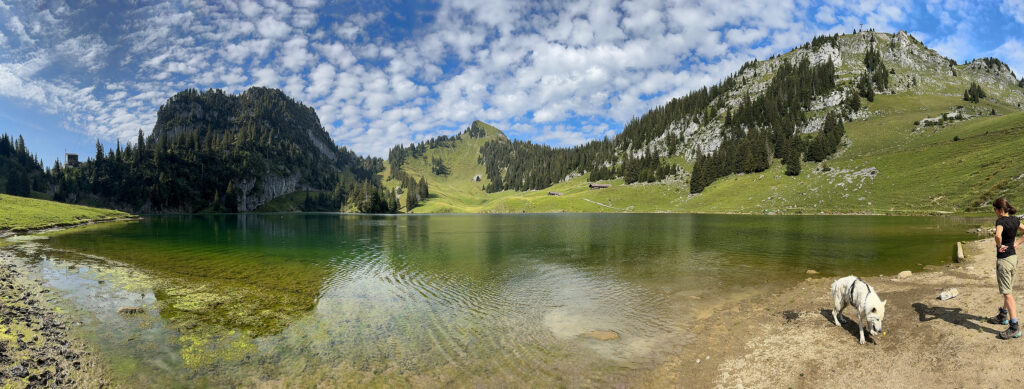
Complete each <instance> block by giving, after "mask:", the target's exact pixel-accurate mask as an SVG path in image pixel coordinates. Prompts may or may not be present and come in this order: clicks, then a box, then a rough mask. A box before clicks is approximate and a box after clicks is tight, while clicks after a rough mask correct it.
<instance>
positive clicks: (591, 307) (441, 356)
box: [14, 213, 977, 387]
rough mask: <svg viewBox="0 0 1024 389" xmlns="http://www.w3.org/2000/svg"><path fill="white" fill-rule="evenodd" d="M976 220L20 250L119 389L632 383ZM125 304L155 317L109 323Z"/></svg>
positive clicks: (490, 219) (256, 233)
mask: <svg viewBox="0 0 1024 389" xmlns="http://www.w3.org/2000/svg"><path fill="white" fill-rule="evenodd" d="M974 226H977V219H967V218H959V217H896V216H892V217H890V216H741V215H688V214H683V215H679V214H524V215H404V216H385V215H379V216H369V215H349V214H336V213H335V214H326V213H325V214H245V215H204V216H153V217H146V218H143V219H142V220H140V221H134V222H120V223H110V224H100V225H94V226H89V227H84V228H77V229H72V230H67V231H61V232H57V233H52V234H49V235H47V236H44V237H40V238H39V239H36V240H31V241H28V242H24V243H21V244H19V245H16V246H14V249H15V250H19V252H20V253H21V254H23V255H21V257H22V258H23V259H22V261H24V263H25V264H26V265H28V267H29V268H30V269H32V271H33V272H35V273H36V275H37V276H39V277H40V278H42V279H43V280H44V283H45V285H46V287H47V288H50V289H51V290H54V291H56V292H57V293H58V295H60V296H61V297H62V298H60V299H59V302H58V304H60V307H61V309H62V310H65V311H67V312H68V313H69V314H70V315H72V316H73V317H74V318H75V320H77V321H78V322H80V325H78V326H77V327H76V329H75V330H74V331H75V334H76V335H78V336H79V337H81V338H82V339H84V340H85V342H86V343H87V344H88V345H89V346H90V347H91V348H92V349H93V350H94V351H95V355H96V356H97V357H98V358H99V359H100V360H101V361H102V363H103V365H104V366H105V367H104V369H106V370H107V374H108V375H109V376H110V378H111V380H112V381H114V382H115V383H120V384H124V385H126V386H131V387H168V386H170V387H197V386H198V387H225V386H227V387H234V386H288V387H295V386H299V387H309V386H317V385H327V386H376V387H381V386H388V387H392V386H421V387H435V386H457V387H465V386H488V387H490V386H545V387H547V386H559V387H563V386H620V385H626V386H628V385H629V384H630V383H631V382H636V381H635V380H636V379H637V378H638V377H641V376H642V375H643V374H645V373H646V372H649V371H650V369H652V368H653V367H655V366H657V365H658V364H659V363H660V362H662V361H663V360H664V359H665V358H667V357H668V356H671V355H673V353H676V352H678V350H680V349H681V348H684V347H685V346H686V345H687V344H688V343H690V342H692V341H693V339H694V337H695V336H699V334H694V333H692V331H689V330H688V328H690V327H691V325H692V323H693V322H694V320H697V319H696V318H698V317H700V316H701V315H702V313H704V312H707V311H708V310H714V309H719V308H720V307H722V306H728V305H729V304H734V303H735V302H736V301H740V300H741V299H742V298H744V296H751V295H755V294H759V293H767V292H771V291H772V290H774V289H778V288H786V287H789V286H792V285H795V284H796V283H797V282H798V281H800V280H802V279H804V278H806V277H807V275H806V274H805V272H806V270H808V269H814V270H816V271H818V272H820V275H821V276H826V277H838V276H845V275H848V274H856V275H864V276H867V275H878V274H895V273H897V272H899V271H901V270H914V271H920V270H922V268H923V266H926V265H938V264H943V263H948V262H949V261H951V257H952V247H953V243H954V242H955V241H957V240H965V239H969V238H970V237H971V235H969V234H968V233H967V230H968V229H969V228H970V227H974ZM822 293H823V294H824V293H827V291H825V290H823V291H822ZM126 306H141V307H143V308H144V313H140V314H134V315H126V314H119V313H118V309H119V308H120V307H126ZM594 331H598V332H594ZM609 338H611V339H609Z"/></svg>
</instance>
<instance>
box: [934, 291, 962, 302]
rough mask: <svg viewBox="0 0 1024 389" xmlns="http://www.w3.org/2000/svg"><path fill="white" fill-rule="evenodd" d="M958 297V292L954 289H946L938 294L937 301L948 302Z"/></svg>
mask: <svg viewBox="0 0 1024 389" xmlns="http://www.w3.org/2000/svg"><path fill="white" fill-rule="evenodd" d="M959 295H960V291H959V290H957V289H956V288H946V289H943V290H942V293H939V300H949V299H951V298H954V297H956V296H959Z"/></svg>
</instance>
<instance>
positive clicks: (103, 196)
mask: <svg viewBox="0 0 1024 389" xmlns="http://www.w3.org/2000/svg"><path fill="white" fill-rule="evenodd" d="M383 169H384V166H383V161H382V160H381V159H378V158H364V157H360V156H358V155H356V154H355V153H353V152H351V151H349V150H347V149H345V148H344V147H337V146H335V144H334V142H333V141H332V140H331V138H330V136H329V135H328V134H327V131H325V130H324V128H323V126H321V124H320V120H319V118H318V117H317V115H316V112H315V111H314V110H313V108H311V107H308V106H305V105H303V104H301V103H299V102H297V101H295V100H293V99H291V98H289V97H288V96H286V95H285V94H284V93H282V92H281V91H279V90H276V89H268V88H256V87H254V88H250V89H248V90H246V91H245V92H243V93H241V94H238V95H230V94H225V93H224V92H223V91H220V90H209V91H205V92H199V91H197V90H194V89H190V90H185V91H182V92H180V93H178V94H176V95H174V96H173V97H171V98H170V99H168V100H167V103H166V104H164V105H163V106H161V107H160V109H159V111H158V113H157V122H156V125H155V126H154V127H153V131H152V132H151V133H150V135H149V136H148V137H143V134H142V132H141V131H140V132H139V137H138V139H137V141H136V142H135V143H134V144H133V145H128V146H127V147H125V148H122V147H121V145H120V143H119V144H118V145H117V147H116V149H114V150H108V151H106V152H105V151H104V149H103V146H102V145H101V144H99V142H97V145H96V155H95V156H94V157H93V158H90V159H89V160H88V161H86V162H84V163H82V164H81V166H60V165H59V164H58V165H56V166H54V168H53V169H50V173H49V174H50V175H51V177H52V178H51V182H52V194H53V197H54V198H55V199H56V200H59V201H66V202H84V203H90V204H97V205H103V206H107V207H112V208H117V209H122V210H128V211H133V212H183V213H191V212H200V211H228V212H235V211H237V212H247V211H252V210H255V209H257V208H259V207H260V206H262V205H264V204H265V203H267V202H269V201H271V200H273V199H275V198H278V197H281V196H284V195H288V194H291V193H294V192H296V191H307V192H308V191H312V192H313V193H315V195H314V196H313V197H312V199H311V200H307V201H306V205H307V208H310V209H307V210H335V211H336V210H339V209H342V208H343V206H345V205H347V204H349V203H350V201H349V200H350V199H352V198H353V197H354V196H356V195H358V194H360V193H363V192H372V193H374V194H377V192H380V185H379V180H378V179H377V173H378V172H380V171H381V170H383ZM378 197H379V198H380V199H382V198H384V196H378ZM380 199H378V201H383V200H380ZM392 203H394V200H393V199H392ZM393 208H394V207H393V206H392V207H376V208H374V210H375V211H390V210H393ZM360 210H362V209H360Z"/></svg>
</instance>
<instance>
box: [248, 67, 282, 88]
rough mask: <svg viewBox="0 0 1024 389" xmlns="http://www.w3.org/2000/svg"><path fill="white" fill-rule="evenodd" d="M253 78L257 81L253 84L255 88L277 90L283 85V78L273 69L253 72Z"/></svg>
mask: <svg viewBox="0 0 1024 389" xmlns="http://www.w3.org/2000/svg"><path fill="white" fill-rule="evenodd" d="M252 75H253V77H255V78H256V81H255V82H253V85H255V86H266V87H270V88H276V87H278V86H279V85H281V77H280V76H278V75H277V72H275V71H274V70H273V69H269V68H262V69H256V70H255V71H253V72H252Z"/></svg>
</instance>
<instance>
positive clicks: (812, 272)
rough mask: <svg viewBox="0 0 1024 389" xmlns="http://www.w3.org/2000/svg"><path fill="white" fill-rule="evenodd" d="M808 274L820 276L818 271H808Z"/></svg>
mask: <svg viewBox="0 0 1024 389" xmlns="http://www.w3.org/2000/svg"><path fill="white" fill-rule="evenodd" d="M807 274H809V275H814V274H818V271H817V270H807Z"/></svg>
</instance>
